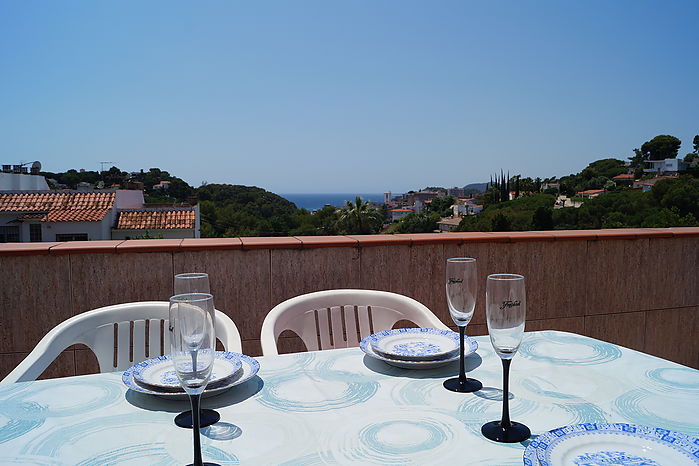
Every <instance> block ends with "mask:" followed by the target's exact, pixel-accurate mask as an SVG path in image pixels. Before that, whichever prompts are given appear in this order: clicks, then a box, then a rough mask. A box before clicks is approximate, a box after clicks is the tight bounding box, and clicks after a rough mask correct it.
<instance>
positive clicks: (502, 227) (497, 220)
mask: <svg viewBox="0 0 699 466" xmlns="http://www.w3.org/2000/svg"><path fill="white" fill-rule="evenodd" d="M492 225H493V231H511V230H512V220H510V217H509V216H508V215H507V214H506V213H504V212H498V213H497V214H495V217H493V224H492Z"/></svg>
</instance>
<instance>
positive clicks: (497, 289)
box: [481, 274, 531, 443]
mask: <svg viewBox="0 0 699 466" xmlns="http://www.w3.org/2000/svg"><path fill="white" fill-rule="evenodd" d="M485 305H486V318H487V319H488V333H489V334H490V342H491V343H492V345H493V348H494V349H495V352H496V353H497V354H498V356H500V359H501V360H502V369H503V376H502V379H503V389H502V419H501V420H499V421H492V422H488V423H486V424H484V425H483V427H481V433H483V435H484V436H485V437H486V438H488V439H490V440H494V441H496V442H503V443H516V442H522V441H524V440H526V439H528V438H529V437H530V436H531V431H530V430H529V427H527V426H525V425H524V424H520V423H519V422H514V421H511V420H510V404H509V394H510V392H509V383H510V380H509V379H510V363H511V362H512V358H513V357H514V355H515V353H517V350H518V349H519V345H520V343H521V342H522V334H523V333H524V323H525V320H526V315H527V295H526V290H525V284H524V277H523V276H522V275H516V274H493V275H488V280H487V282H486V292H485Z"/></svg>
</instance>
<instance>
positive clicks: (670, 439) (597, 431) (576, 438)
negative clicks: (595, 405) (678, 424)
mask: <svg viewBox="0 0 699 466" xmlns="http://www.w3.org/2000/svg"><path fill="white" fill-rule="evenodd" d="M536 440H537V445H536V447H535V448H536V455H537V458H538V460H539V464H540V465H541V466H556V465H563V464H565V465H568V464H573V465H587V464H615V465H647V466H656V465H673V466H685V465H686V466H696V465H699V439H696V438H692V437H689V436H688V435H686V434H682V433H679V432H673V431H671V430H667V429H660V428H656V427H646V426H640V425H636V424H623V423H613V424H606V423H590V424H577V425H572V426H566V427H561V428H558V429H553V430H551V431H549V432H547V433H545V434H543V435H540V436H539V437H538V438H537V439H536Z"/></svg>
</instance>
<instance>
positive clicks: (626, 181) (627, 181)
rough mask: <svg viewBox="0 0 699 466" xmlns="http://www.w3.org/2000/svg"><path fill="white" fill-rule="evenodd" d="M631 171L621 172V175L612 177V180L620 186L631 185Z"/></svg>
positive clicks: (632, 178)
mask: <svg viewBox="0 0 699 466" xmlns="http://www.w3.org/2000/svg"><path fill="white" fill-rule="evenodd" d="M634 178H635V177H634V176H633V173H622V174H621V175H617V176H615V177H613V178H612V181H614V182H615V183H616V184H618V185H622V186H631V185H632V184H633V180H634Z"/></svg>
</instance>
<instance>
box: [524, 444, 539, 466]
mask: <svg viewBox="0 0 699 466" xmlns="http://www.w3.org/2000/svg"><path fill="white" fill-rule="evenodd" d="M537 445H538V443H537V441H536V440H532V441H531V442H529V445H527V448H526V450H524V457H523V458H522V459H523V461H524V466H539V460H538V459H537V457H536V446H537Z"/></svg>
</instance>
